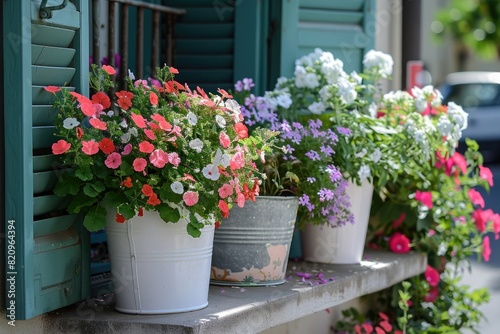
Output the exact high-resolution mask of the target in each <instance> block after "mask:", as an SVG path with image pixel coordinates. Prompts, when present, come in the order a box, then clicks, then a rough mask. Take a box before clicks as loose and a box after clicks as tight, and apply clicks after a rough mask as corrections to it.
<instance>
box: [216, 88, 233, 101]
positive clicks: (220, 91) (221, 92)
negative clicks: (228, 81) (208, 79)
mask: <svg viewBox="0 0 500 334" xmlns="http://www.w3.org/2000/svg"><path fill="white" fill-rule="evenodd" d="M217 91H218V92H219V94H220V95H222V97H223V98H226V99H232V98H233V96H232V95H231V94H228V92H226V91H225V90H224V89H222V88H218V89H217Z"/></svg>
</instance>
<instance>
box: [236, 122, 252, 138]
mask: <svg viewBox="0 0 500 334" xmlns="http://www.w3.org/2000/svg"><path fill="white" fill-rule="evenodd" d="M233 127H234V131H236V134H237V135H238V137H239V138H241V139H245V138H247V137H248V128H247V127H246V125H245V124H243V123H236V124H235V125H234V126H233Z"/></svg>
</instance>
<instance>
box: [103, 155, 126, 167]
mask: <svg viewBox="0 0 500 334" xmlns="http://www.w3.org/2000/svg"><path fill="white" fill-rule="evenodd" d="M104 164H105V165H106V166H107V167H108V168H111V169H117V168H118V167H120V165H121V164H122V156H121V155H120V153H116V152H113V153H111V154H110V155H108V157H107V158H106V160H105V161H104Z"/></svg>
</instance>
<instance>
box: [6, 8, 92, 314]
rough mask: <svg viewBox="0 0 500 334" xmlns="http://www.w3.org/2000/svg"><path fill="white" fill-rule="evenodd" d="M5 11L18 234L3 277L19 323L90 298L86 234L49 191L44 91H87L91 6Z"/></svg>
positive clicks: (10, 178) (51, 169)
mask: <svg viewBox="0 0 500 334" xmlns="http://www.w3.org/2000/svg"><path fill="white" fill-rule="evenodd" d="M61 2H62V1H56V0H49V1H48V3H47V6H55V5H58V4H60V3H61ZM3 6H4V11H3V24H4V26H3V31H4V32H5V33H6V34H4V39H3V49H4V86H5V92H4V101H5V102H4V111H5V113H4V114H5V157H6V159H5V160H6V161H5V218H6V235H7V236H9V235H12V234H9V231H12V230H15V264H13V262H12V260H13V258H9V257H8V256H7V261H6V274H7V277H8V278H9V277H15V282H16V285H15V294H9V285H7V291H6V292H7V307H9V306H10V305H11V304H12V303H14V305H15V314H16V319H28V318H31V317H34V316H36V315H38V314H41V313H45V312H48V311H51V310H54V309H57V308H60V307H63V306H66V305H69V304H72V303H75V302H77V301H79V300H81V299H83V298H86V297H87V296H88V290H89V248H88V244H89V240H88V233H86V232H85V231H84V230H83V227H82V224H81V222H80V220H79V218H78V217H77V216H75V215H68V214H67V213H66V211H65V207H66V201H65V200H64V199H61V198H58V197H57V196H55V195H54V194H53V192H52V189H53V187H54V184H55V182H56V180H57V176H58V170H59V168H60V166H59V164H58V162H57V158H56V157H54V156H53V155H52V154H51V149H50V148H51V145H52V143H53V142H54V141H56V140H57V139H56V138H54V136H53V133H54V128H53V126H52V122H53V119H54V117H55V112H54V111H53V110H52V108H51V105H50V104H51V101H52V95H51V94H49V93H47V92H45V91H44V89H43V86H46V85H55V86H63V85H65V84H67V86H69V87H71V88H68V89H72V90H74V89H76V90H78V91H79V92H82V93H84V94H86V93H88V70H89V57H88V49H89V43H88V2H87V0H76V1H74V2H68V4H67V6H66V8H64V9H61V10H58V11H54V12H52V18H50V19H47V20H42V19H40V18H39V14H38V9H39V6H40V1H38V2H34V1H33V2H32V1H18V0H6V1H4V4H3ZM7 244H9V238H7ZM7 255H8V250H7ZM9 260H11V261H10V262H9ZM7 313H8V314H9V312H7Z"/></svg>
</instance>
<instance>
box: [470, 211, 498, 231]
mask: <svg viewBox="0 0 500 334" xmlns="http://www.w3.org/2000/svg"><path fill="white" fill-rule="evenodd" d="M493 215H494V214H493V210H491V209H488V210H481V209H476V210H475V211H474V213H473V214H472V218H473V219H474V222H475V223H476V228H477V230H478V231H479V232H484V231H486V223H487V222H488V221H489V220H490V219H491V218H493Z"/></svg>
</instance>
